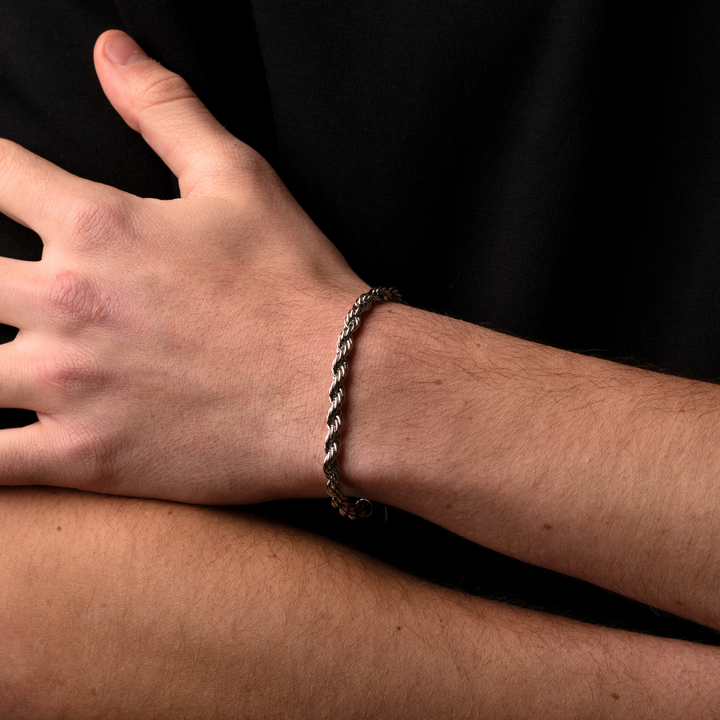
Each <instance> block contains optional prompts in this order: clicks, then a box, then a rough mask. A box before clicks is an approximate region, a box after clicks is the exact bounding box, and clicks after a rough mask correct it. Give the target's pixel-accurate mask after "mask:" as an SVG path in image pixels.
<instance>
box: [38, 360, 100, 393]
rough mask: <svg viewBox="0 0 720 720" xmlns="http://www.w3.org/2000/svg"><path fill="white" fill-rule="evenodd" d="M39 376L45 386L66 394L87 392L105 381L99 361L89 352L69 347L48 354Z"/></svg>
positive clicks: (55, 391)
mask: <svg viewBox="0 0 720 720" xmlns="http://www.w3.org/2000/svg"><path fill="white" fill-rule="evenodd" d="M39 376H40V377H39V380H40V383H41V384H42V385H43V386H44V387H45V388H47V389H50V390H51V391H53V392H54V393H57V394H61V395H64V396H67V395H79V394H87V393H88V392H91V391H92V390H93V389H95V388H97V386H98V385H100V384H102V382H103V373H102V372H101V370H100V368H99V365H98V363H97V361H94V360H93V359H92V358H91V357H90V355H89V354H87V353H84V352H82V351H79V350H69V349H63V350H62V351H61V352H55V353H53V354H51V355H49V356H47V357H46V358H45V359H44V361H43V362H42V364H41V366H40V371H39Z"/></svg>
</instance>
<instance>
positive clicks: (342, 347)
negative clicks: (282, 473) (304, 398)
mask: <svg viewBox="0 0 720 720" xmlns="http://www.w3.org/2000/svg"><path fill="white" fill-rule="evenodd" d="M385 300H391V301H392V302H402V298H401V297H400V293H399V292H398V291H397V290H396V289H395V288H386V287H376V288H373V289H372V290H369V291H368V292H366V293H363V294H362V295H361V296H360V297H359V298H358V299H357V300H356V301H355V304H354V305H353V307H352V310H350V312H349V313H348V314H347V316H346V317H345V324H344V327H343V331H342V332H341V333H340V337H339V338H338V342H337V355H336V356H335V362H333V366H332V374H333V381H332V385H331V386H330V410H329V411H328V414H327V426H328V433H327V437H326V438H325V461H324V462H323V472H324V473H325V477H326V478H327V491H328V495H329V496H330V497H331V498H332V506H333V507H334V508H335V509H336V510H339V511H340V514H341V515H342V516H343V517H346V518H349V519H350V520H355V519H356V518H358V517H363V518H364V517H368V516H369V515H370V513H372V507H373V506H372V503H371V502H370V501H369V500H367V499H365V498H359V499H357V500H351V499H349V498H348V497H346V495H345V493H344V492H343V489H342V486H341V485H340V482H339V479H340V467H339V465H338V455H339V453H340V428H341V427H342V421H343V416H342V411H341V409H340V408H341V406H342V404H343V401H344V400H345V376H346V375H347V372H348V361H347V358H348V355H349V354H350V351H351V350H352V349H353V333H354V332H355V331H356V330H357V329H358V328H359V327H360V315H361V313H364V312H365V311H366V310H369V309H370V308H371V307H372V306H373V304H374V303H376V302H383V301H385Z"/></svg>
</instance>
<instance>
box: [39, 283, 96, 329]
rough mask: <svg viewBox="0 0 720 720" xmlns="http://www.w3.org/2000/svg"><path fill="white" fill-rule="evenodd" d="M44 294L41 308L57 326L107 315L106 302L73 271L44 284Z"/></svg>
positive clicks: (83, 322)
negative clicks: (43, 308)
mask: <svg viewBox="0 0 720 720" xmlns="http://www.w3.org/2000/svg"><path fill="white" fill-rule="evenodd" d="M44 295H45V297H44V298H43V300H44V302H43V307H45V308H46V309H47V311H48V312H49V314H50V316H51V318H52V320H53V321H54V322H55V323H60V324H61V325H66V326H71V327H74V326H77V325H79V324H86V323H89V322H92V321H96V320H100V319H102V318H104V317H105V316H106V315H107V308H106V303H105V302H103V301H102V299H101V298H100V296H99V295H98V293H97V292H96V291H95V288H94V287H93V284H92V283H91V282H90V281H89V280H88V279H87V278H85V277H83V276H82V275H80V274H79V273H77V272H76V271H74V270H64V271H62V272H58V273H56V274H55V276H54V277H53V278H52V280H50V281H49V282H48V283H47V284H46V286H45V289H44Z"/></svg>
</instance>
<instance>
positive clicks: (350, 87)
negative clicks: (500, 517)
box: [0, 0, 720, 640]
mask: <svg viewBox="0 0 720 720" xmlns="http://www.w3.org/2000/svg"><path fill="white" fill-rule="evenodd" d="M226 7H227V6H226V4H224V3H219V2H212V0H211V1H210V2H205V3H192V4H191V3H182V2H175V1H173V0H142V2H141V1H139V0H117V1H116V2H109V1H105V0H23V2H22V3H19V2H14V3H11V2H7V1H5V2H2V3H1V4H0V135H2V136H5V137H8V138H11V139H13V140H15V141H17V142H19V143H21V144H22V145H24V146H25V147H27V148H29V149H31V150H33V151H34V152H37V153H38V154H40V155H42V156H43V157H46V158H48V159H50V160H52V161H53V162H56V163H57V164H59V165H61V166H62V167H64V168H66V169H68V170H70V171H71V172H74V173H76V174H78V175H81V176H83V177H87V178H90V179H92V180H96V181H100V182H105V183H108V184H111V185H114V186H116V187H120V188H122V189H124V190H127V191H129V192H133V193H135V194H138V195H141V196H152V197H160V198H168V197H173V196H174V195H175V194H176V192H177V185H176V182H175V180H174V178H173V177H172V175H171V174H170V173H169V171H167V169H166V168H165V167H164V166H163V164H162V163H161V162H160V161H159V160H158V159H157V158H156V157H155V156H154V154H153V153H152V151H150V150H149V148H147V147H146V146H145V144H144V142H143V141H142V139H141V138H140V137H139V136H138V135H136V134H135V133H133V132H132V131H130V130H129V129H128V128H126V127H125V125H124V123H123V122H122V120H121V119H120V118H119V117H118V116H117V115H116V114H115V112H114V111H113V110H112V108H111V107H110V105H109V103H108V102H107V101H106V100H105V98H104V96H103V94H102V91H101V90H100V87H99V84H98V82H97V80H96V78H95V74H94V70H93V65H92V47H93V44H94V42H95V39H96V38H97V36H98V35H99V34H100V33H101V32H102V31H104V30H106V29H108V28H111V27H119V28H122V29H125V30H126V31H128V32H129V33H130V34H131V35H133V36H134V37H135V38H136V39H137V40H138V42H139V43H140V44H141V46H142V47H143V48H144V49H145V50H146V51H147V52H149V54H150V55H151V56H153V57H155V58H156V59H158V60H160V61H161V62H163V64H165V65H166V66H168V67H169V68H171V69H172V70H175V71H176V72H178V73H180V74H181V75H183V76H184V77H185V78H186V79H187V80H188V81H189V82H190V84H191V85H192V86H193V88H194V89H195V91H196V92H197V93H198V95H199V96H200V97H201V99H202V100H203V101H204V102H205V103H206V104H207V105H208V107H209V108H210V110H211V111H212V112H213V113H214V114H215V115H216V117H218V118H219V120H220V121H221V122H222V123H224V124H225V125H226V126H227V127H228V129H229V130H230V131H231V132H233V133H234V134H235V135H236V136H237V137H239V138H240V139H241V140H244V141H245V142H247V143H249V144H250V145H252V146H253V147H255V148H256V149H257V150H259V151H260V152H261V153H262V154H263V155H265V157H267V158H268V160H270V162H271V163H272V164H273V166H274V167H275V168H276V170H277V171H278V172H279V174H280V176H281V177H282V178H283V180H284V181H285V182H286V184H287V185H288V187H289V188H290V190H291V191H292V192H293V194H294V195H295V197H296V198H297V199H298V201H299V202H300V204H301V205H302V206H303V207H304V208H305V210H306V211H307V212H308V213H309V214H310V216H311V217H312V218H313V219H314V220H315V222H316V223H317V224H318V225H319V227H320V228H321V229H322V230H323V231H324V232H325V233H326V234H327V236H328V237H329V238H330V239H331V240H332V241H333V242H334V243H335V244H336V245H337V247H338V248H339V249H340V250H341V252H342V253H343V254H344V255H345V257H346V258H347V259H348V261H349V262H350V265H351V267H353V269H354V270H355V271H356V272H357V273H358V274H359V275H360V276H361V277H362V278H363V279H364V280H366V281H367V282H368V283H370V284H372V285H376V284H384V285H394V286H396V287H398V288H400V290H401V291H402V292H403V295H404V296H405V298H406V299H407V301H408V302H410V303H411V304H413V305H416V306H419V307H423V308H426V309H429V310H433V311H437V312H441V313H447V314H450V315H453V316H456V317H461V318H464V319H468V320H470V321H472V322H477V323H483V324H486V325H488V326H490V327H494V328H497V329H500V330H502V331H506V332H510V333H514V334H517V335H520V336H522V337H526V338H528V339H531V340H535V341H538V342H542V343H548V344H552V345H556V346H558V347H563V348H567V349H571V350H576V351H579V352H586V353H593V354H597V355H600V356H603V357H607V358H610V359H615V360H619V361H623V362H633V363H640V364H644V365H646V366H649V367H654V368H657V369H661V370H665V371H668V372H675V373H679V374H685V375H690V376H693V377H698V378H702V379H705V380H714V379H715V378H716V377H718V376H719V375H720V319H719V318H720V282H718V280H719V279H720V202H719V200H720V54H718V52H717V47H718V43H717V38H718V37H719V32H720V5H718V4H717V3H714V2H709V1H706V0H695V1H690V2H679V1H676V2H653V3H642V2H640V3H622V2H618V1H616V0H582V1H581V2H578V1H577V0H552V1H549V2H544V3H527V2H521V1H519V0H489V1H485V2H478V1H477V0H450V1H449V2H443V3H438V2H436V3H431V2H420V1H419V0H384V2H382V3H378V2H372V3H354V4H352V5H347V4H343V5H338V4H337V3H334V2H329V0H308V1H307V2H302V3H297V2H293V1H292V0H249V1H247V2H241V3H237V4H236V8H234V9H233V13H236V12H239V13H240V19H238V18H237V16H236V15H235V14H233V17H228V16H227V13H228V11H227V10H226V9H225V8H226ZM0 253H2V254H5V255H8V256H12V257H17V258H22V259H26V260H37V259H39V258H40V256H41V253H42V243H41V242H40V240H39V238H37V236H35V235H34V234H33V233H32V232H31V231H29V230H27V229H25V228H21V227H20V226H18V225H16V224H15V223H13V222H11V221H10V220H8V219H7V218H4V217H0ZM239 271H241V270H239ZM11 337H12V330H11V329H6V330H5V331H4V335H3V339H10V338H11ZM31 419H32V416H31V415H30V414H27V413H25V414H23V413H22V412H18V411H2V419H0V422H2V423H4V424H5V425H13V424H19V423H22V422H27V421H29V420H31ZM299 506H302V512H303V513H304V517H306V518H308V519H307V520H306V524H308V525H309V526H312V527H313V528H314V529H316V530H318V531H321V532H324V533H326V534H329V535H332V536H336V537H340V538H341V539H343V540H344V541H345V542H350V543H353V544H357V545H359V546H361V547H364V548H365V549H367V550H369V551H371V552H373V553H375V554H377V555H379V556H381V557H384V558H386V559H388V560H390V561H391V562H396V563H398V564H400V565H402V566H404V567H406V568H407V569H409V570H412V571H414V572H417V573H419V574H421V575H424V576H426V577H430V578H431V579H434V580H437V581H440V582H447V583H451V584H454V585H457V586H460V587H462V588H463V589H466V590H468V591H470V592H478V593H483V594H487V595H491V596H496V597H501V598H503V599H505V598H507V599H514V600H517V601H519V602H523V603H525V604H530V605H536V606H539V607H545V608H548V609H551V610H553V609H555V610H560V611H563V612H567V613H570V614H574V615H577V616H581V617H583V618H585V619H587V620H591V621H600V622H610V623H613V624H625V625H629V626H632V627H637V628H640V629H648V630H650V631H654V632H658V633H661V634H679V635H685V634H688V633H689V634H690V635H691V636H693V637H696V638H702V639H706V640H708V639H709V638H711V637H712V636H711V635H710V634H707V635H706V634H704V633H703V631H702V630H700V629H696V628H693V627H692V626H691V625H689V624H686V623H680V622H675V621H674V620H671V619H667V618H665V617H664V616H658V615H657V614H655V613H653V612H651V611H648V610H646V609H644V608H643V607H642V606H638V605H636V604H633V603H630V602H629V601H624V600H622V599H620V598H616V597H615V596H612V595H609V594H607V593H604V592H602V591H599V590H596V589H594V588H591V587H590V586H587V585H586V584H584V583H580V582H578V581H575V580H571V579H568V578H562V577H560V576H557V575H555V574H553V573H549V572H547V571H543V570H538V569H536V568H529V567H527V566H525V565H523V564H522V563H518V562H516V561H513V560H509V559H506V558H502V557H500V556H498V555H497V554H495V553H491V552H489V551H486V550H484V549H482V548H478V547H477V546H474V545H472V544H471V543H467V542H465V541H462V540H460V539H458V538H455V537H454V536H452V535H450V534H449V533H446V532H445V531H442V530H440V529H438V528H435V527H433V526H430V525H428V524H427V523H424V522H422V521H420V520H418V519H416V518H412V517H409V516H407V515H405V514H404V513H400V512H399V511H395V510H392V509H391V510H390V511H389V516H388V517H389V521H388V523H387V524H384V523H383V518H382V513H379V515H380V517H378V518H375V519H373V520H371V521H370V522H369V523H365V524H362V525H361V524H357V525H353V526H350V525H349V524H348V523H346V522H342V523H341V522H339V521H338V520H337V519H336V518H335V516H334V515H333V514H332V512H331V510H330V508H329V507H328V506H327V503H325V502H323V503H320V504H318V503H316V502H309V501H304V502H302V503H301V502H299V501H292V502H287V503H277V504H274V505H272V506H264V507H263V508H259V509H258V510H259V511H264V512H273V513H274V514H276V515H278V516H281V517H288V518H294V517H296V516H298V514H299Z"/></svg>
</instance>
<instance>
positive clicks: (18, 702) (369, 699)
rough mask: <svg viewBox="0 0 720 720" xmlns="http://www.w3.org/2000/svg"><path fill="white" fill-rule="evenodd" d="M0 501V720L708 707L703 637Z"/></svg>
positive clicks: (117, 512) (713, 694) (286, 545)
mask: <svg viewBox="0 0 720 720" xmlns="http://www.w3.org/2000/svg"><path fill="white" fill-rule="evenodd" d="M0 500H1V501H0V528H2V529H3V542H2V543H0V622H1V623H2V626H3V643H2V647H1V648H0V657H1V659H2V662H0V707H1V708H2V717H3V718H5V719H7V720H30V719H32V720H45V718H48V719H52V720H58V719H60V718H62V719H63V720H65V719H69V718H72V719H73V720H86V719H90V718H93V719H97V720H99V719H100V718H102V719H103V720H104V719H106V718H113V720H115V719H120V718H133V719H144V718H152V719H153V720H160V719H161V718H167V719H168V720H171V719H173V720H174V719H175V718H179V717H182V718H186V719H187V720H190V719H191V718H197V719H198V720H200V719H203V720H204V719H206V718H209V717H212V718H267V719H271V718H278V719H279V718H301V717H312V718H318V719H320V718H393V719H396V718H397V719H398V720H402V719H404V718H407V719H408V720H410V719H414V718H418V717H423V718H428V719H434V718H487V719H488V720H499V719H501V718H513V720H515V719H518V720H522V719H523V718H527V719H528V720H530V719H531V718H575V719H577V718H583V719H585V718H587V719H590V718H592V719H596V718H597V719H600V718H603V719H605V718H608V719H609V718H617V719H618V720H619V719H621V718H622V719H626V718H630V717H632V718H638V720H641V719H645V718H647V719H650V718H658V717H662V718H667V719H668V720H671V719H673V718H678V720H680V719H683V720H684V719H686V718H703V719H705V718H707V719H709V718H717V717H719V716H720V715H719V714H718V708H720V683H718V682H717V679H718V678H720V650H718V649H717V648H711V647H706V646H701V645H693V644H690V643H684V642H681V641H673V640H664V639H660V638H654V637H649V636H642V635H634V634H632V633H627V632H620V631H616V630H609V629H606V628H599V627H593V626H589V625H583V624H581V623H576V622H572V621H568V620H564V619H562V618H553V617H549V616H544V615H542V614H539V613H533V612H530V611H526V610H521V609H518V608H513V607H511V606H507V605H501V604H496V603H492V602H489V601H486V600H483V599H481V598H472V597H469V596H466V595H463V594H462V593H459V592H456V591H453V590H448V589H445V588H439V587H435V586H433V585H429V584H427V583H424V582H422V581H420V580H418V579H416V578H412V577H409V576H406V575H404V574H402V573H400V572H398V571H395V570H392V569H390V568H388V567H386V566H383V565H382V564H380V563H378V562H375V561H372V560H370V559H368V558H366V557H363V556H362V555H360V554H358V553H355V552H353V551H351V550H349V549H347V548H343V547H341V546H338V545H335V544H333V543H331V542H328V541H325V540H321V539H318V538H315V537H312V536H309V535H307V534H305V533H302V532H299V531H296V530H292V529H289V528H287V527H283V526H281V525H277V524H275V523H272V522H269V521H267V520H263V519H260V518H257V517H253V516H250V515H246V514H244V513H241V512H238V511H235V510H222V509H217V508H201V507H193V506H187V505H178V504H172V503H162V502H157V501H152V500H134V499H127V498H114V497H107V496H100V495H94V494H89V493H77V492H73V491H60V490H53V489H37V490H26V489H6V490H4V491H3V492H2V493H0ZM711 680H714V682H711Z"/></svg>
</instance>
